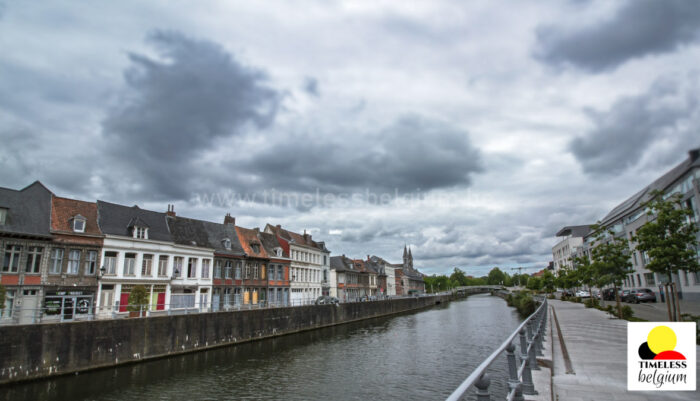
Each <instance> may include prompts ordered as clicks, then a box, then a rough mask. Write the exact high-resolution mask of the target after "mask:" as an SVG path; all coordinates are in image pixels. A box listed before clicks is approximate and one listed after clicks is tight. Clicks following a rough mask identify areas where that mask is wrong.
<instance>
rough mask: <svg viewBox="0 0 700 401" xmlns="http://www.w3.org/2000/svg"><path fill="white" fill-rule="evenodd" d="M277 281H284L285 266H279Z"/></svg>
mask: <svg viewBox="0 0 700 401" xmlns="http://www.w3.org/2000/svg"><path fill="white" fill-rule="evenodd" d="M277 280H284V266H282V265H277Z"/></svg>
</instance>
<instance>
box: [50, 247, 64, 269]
mask: <svg viewBox="0 0 700 401" xmlns="http://www.w3.org/2000/svg"><path fill="white" fill-rule="evenodd" d="M62 265H63V249H61V248H54V249H53V250H52V251H51V264H50V265H49V273H51V274H61V269H62Z"/></svg>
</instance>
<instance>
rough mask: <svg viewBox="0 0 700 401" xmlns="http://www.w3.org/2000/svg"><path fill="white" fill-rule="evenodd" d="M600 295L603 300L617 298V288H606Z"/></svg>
mask: <svg viewBox="0 0 700 401" xmlns="http://www.w3.org/2000/svg"><path fill="white" fill-rule="evenodd" d="M600 297H601V299H602V300H603V301H614V300H615V290H614V289H612V288H606V289H604V290H603V291H601V293H600Z"/></svg>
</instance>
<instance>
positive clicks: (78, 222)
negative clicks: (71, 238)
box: [72, 215, 86, 233]
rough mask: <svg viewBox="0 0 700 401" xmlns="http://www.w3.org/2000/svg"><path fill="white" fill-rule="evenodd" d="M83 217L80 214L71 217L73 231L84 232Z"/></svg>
mask: <svg viewBox="0 0 700 401" xmlns="http://www.w3.org/2000/svg"><path fill="white" fill-rule="evenodd" d="M85 220H86V219H85V217H83V216H81V215H77V216H75V217H73V219H72V222H73V224H72V226H73V231H74V232H76V233H84V232H85Z"/></svg>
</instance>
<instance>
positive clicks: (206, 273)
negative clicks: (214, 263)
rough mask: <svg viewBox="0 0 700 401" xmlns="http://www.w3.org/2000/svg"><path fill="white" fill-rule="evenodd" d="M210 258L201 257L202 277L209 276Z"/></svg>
mask: <svg viewBox="0 0 700 401" xmlns="http://www.w3.org/2000/svg"><path fill="white" fill-rule="evenodd" d="M210 263H211V259H202V278H209V264H210Z"/></svg>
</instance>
